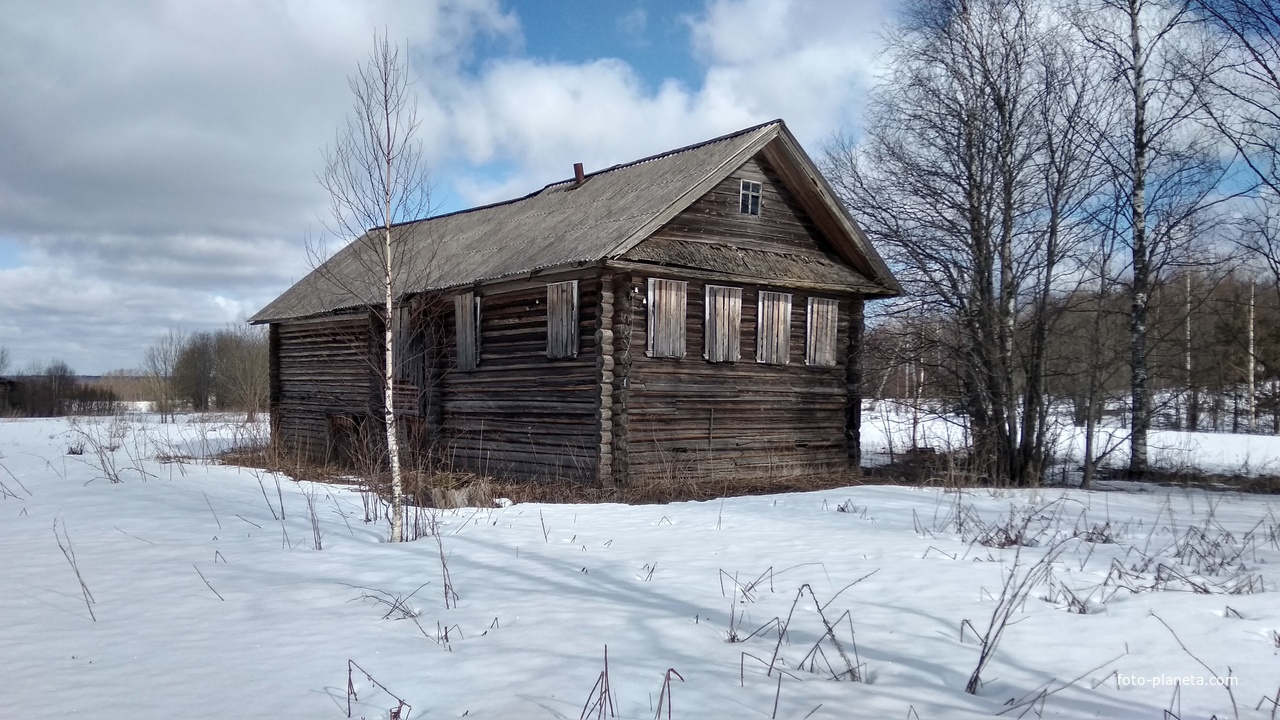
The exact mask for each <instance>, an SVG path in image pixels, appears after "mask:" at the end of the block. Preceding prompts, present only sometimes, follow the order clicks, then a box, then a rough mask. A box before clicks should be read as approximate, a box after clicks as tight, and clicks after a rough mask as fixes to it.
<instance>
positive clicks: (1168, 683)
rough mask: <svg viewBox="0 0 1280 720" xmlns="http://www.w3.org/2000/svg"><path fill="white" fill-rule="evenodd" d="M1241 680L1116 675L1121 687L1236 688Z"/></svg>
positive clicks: (1184, 676) (1180, 676)
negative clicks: (1180, 686) (1179, 686)
mask: <svg viewBox="0 0 1280 720" xmlns="http://www.w3.org/2000/svg"><path fill="white" fill-rule="evenodd" d="M1238 682H1239V678H1235V677H1218V676H1216V675H1209V676H1204V675H1122V674H1119V673H1117V674H1116V684H1117V685H1119V686H1120V687H1173V686H1175V685H1183V686H1191V687H1197V686H1225V687H1235V686H1236V684H1237V683H1238Z"/></svg>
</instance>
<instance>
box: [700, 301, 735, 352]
mask: <svg viewBox="0 0 1280 720" xmlns="http://www.w3.org/2000/svg"><path fill="white" fill-rule="evenodd" d="M741 327H742V288H735V287H724V286H721V285H708V286H707V303H706V330H705V333H704V338H705V343H704V347H703V351H702V357H704V358H706V359H707V360H709V361H711V362H737V361H738V360H740V359H742V351H741V348H740V346H739V342H738V338H739V335H740V334H741Z"/></svg>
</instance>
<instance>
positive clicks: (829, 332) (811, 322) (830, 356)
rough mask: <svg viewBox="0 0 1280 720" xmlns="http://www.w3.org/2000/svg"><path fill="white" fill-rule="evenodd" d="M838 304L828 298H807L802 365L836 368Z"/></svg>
mask: <svg viewBox="0 0 1280 720" xmlns="http://www.w3.org/2000/svg"><path fill="white" fill-rule="evenodd" d="M839 311H840V306H839V303H838V302H836V301H835V300H831V299H828V298H815V297H811V298H809V313H808V315H809V317H808V322H807V327H806V330H805V335H806V338H805V349H804V364H805V365H813V366H816V367H835V366H836V320H837V319H838V318H839V316H840V314H839Z"/></svg>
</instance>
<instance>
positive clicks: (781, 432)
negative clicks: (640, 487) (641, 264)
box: [614, 272, 852, 483]
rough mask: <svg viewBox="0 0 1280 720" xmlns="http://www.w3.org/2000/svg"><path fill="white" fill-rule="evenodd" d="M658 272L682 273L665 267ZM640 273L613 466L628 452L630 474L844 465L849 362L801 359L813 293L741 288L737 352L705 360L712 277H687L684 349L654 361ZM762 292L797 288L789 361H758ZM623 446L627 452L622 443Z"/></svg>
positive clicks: (753, 472) (841, 330)
mask: <svg viewBox="0 0 1280 720" xmlns="http://www.w3.org/2000/svg"><path fill="white" fill-rule="evenodd" d="M655 277H667V278H671V279H681V278H679V276H676V275H672V274H670V273H669V272H668V273H663V274H659V275H655ZM638 279H641V276H639V275H636V276H634V278H633V282H632V284H631V287H630V291H631V295H632V302H631V303H630V305H631V312H630V314H629V318H628V320H629V322H628V323H627V324H628V327H629V343H628V346H629V350H630V353H629V355H630V357H629V363H628V364H627V368H626V372H625V374H622V378H625V380H623V381H621V382H620V383H619V385H618V386H617V387H615V393H616V395H617V396H620V397H621V398H622V399H623V401H624V402H625V412H626V418H625V429H615V432H614V442H615V448H614V463H615V465H618V464H619V459H620V458H621V459H622V464H621V466H620V467H619V472H622V473H626V474H627V480H629V481H630V482H633V483H634V482H638V481H644V480H666V479H681V478H685V477H693V478H698V479H714V478H715V477H724V478H726V479H728V478H749V477H762V478H766V477H782V476H790V475H802V474H808V473H824V472H835V471H842V470H846V469H848V467H849V458H848V448H847V424H846V423H847V422H848V413H849V387H848V378H847V377H846V368H845V366H844V364H843V363H840V364H837V366H835V367H812V366H806V365H805V324H806V320H805V314H806V305H807V299H808V297H809V296H810V295H809V294H807V293H802V292H797V291H789V290H787V289H786V288H780V287H772V286H755V285H742V286H740V287H742V296H743V297H742V320H741V344H740V350H741V359H740V360H739V361H737V362H717V363H713V362H708V361H706V360H705V359H703V339H704V332H705V323H704V301H705V287H706V283H705V282H703V281H700V280H695V279H690V280H689V281H688V282H689V286H688V304H687V306H686V317H685V321H686V323H687V325H686V347H685V355H684V357H682V358H654V357H649V356H648V355H646V353H645V343H646V336H645V333H646V332H647V327H646V325H647V323H646V319H647V299H646V297H645V289H646V286H645V284H644V283H643V282H635V280H638ZM717 284H718V283H717ZM761 290H771V291H777V292H791V293H792V304H791V313H790V343H789V345H790V347H789V358H788V359H789V362H788V364H786V365H766V364H760V363H757V362H756V319H757V300H758V295H759V292H760V291H761ZM822 297H830V296H826V295H823V296H822ZM851 304H852V303H851V300H850V298H848V297H845V298H842V299H841V300H840V306H839V310H840V321H839V323H838V325H837V327H838V337H837V343H838V347H847V346H848V342H849V328H850V322H849V320H850V308H851ZM616 312H617V308H616V307H615V313H616ZM842 359H843V358H842ZM615 404H617V403H616V402H615ZM620 436H621V438H620ZM623 443H624V444H625V450H622V448H620V447H618V445H619V444H623Z"/></svg>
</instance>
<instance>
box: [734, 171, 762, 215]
mask: <svg viewBox="0 0 1280 720" xmlns="http://www.w3.org/2000/svg"><path fill="white" fill-rule="evenodd" d="M763 206H764V183H761V182H756V181H755V180H747V179H745V178H741V179H740V184H739V185H738V213H739V214H740V215H750V216H751V217H760V212H761V210H762V208H763Z"/></svg>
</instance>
